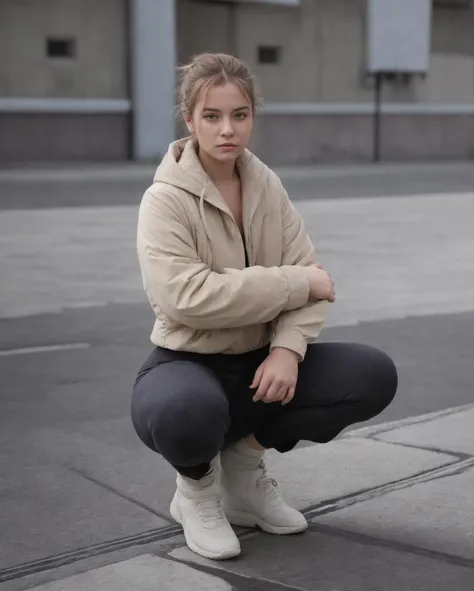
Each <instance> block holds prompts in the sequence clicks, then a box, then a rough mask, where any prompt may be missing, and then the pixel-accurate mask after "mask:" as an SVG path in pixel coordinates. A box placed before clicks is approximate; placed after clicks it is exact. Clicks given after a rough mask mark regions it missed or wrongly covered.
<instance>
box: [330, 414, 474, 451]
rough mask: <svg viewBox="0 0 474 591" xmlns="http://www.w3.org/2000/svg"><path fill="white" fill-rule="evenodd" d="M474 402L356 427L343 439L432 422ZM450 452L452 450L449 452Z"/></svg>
mask: <svg viewBox="0 0 474 591" xmlns="http://www.w3.org/2000/svg"><path fill="white" fill-rule="evenodd" d="M473 409H474V404H465V405H462V406H454V407H451V408H446V409H444V410H440V411H436V412H431V413H428V414H424V415H418V416H415V417H408V418H406V419H399V420H396V421H392V422H389V423H382V424H381V425H370V426H369V427H362V428H360V429H356V430H354V431H348V432H347V433H344V434H343V435H342V436H341V439H346V438H353V437H357V438H361V439H365V438H368V437H372V438H374V437H376V436H377V435H383V434H384V433H390V432H391V431H396V430H398V429H401V428H403V427H410V426H412V425H422V424H425V423H430V422H432V421H434V420H436V419H440V418H442V417H448V416H451V415H455V414H460V413H462V412H465V411H468V410H473ZM449 453H450V452H449Z"/></svg>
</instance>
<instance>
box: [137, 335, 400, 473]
mask: <svg viewBox="0 0 474 591" xmlns="http://www.w3.org/2000/svg"><path fill="white" fill-rule="evenodd" d="M267 355H268V347H267V348H264V349H259V350H257V351H253V352H250V353H245V354H242V355H224V354H217V355H205V354H198V353H186V352H177V351H170V350H168V349H162V348H156V349H155V350H154V351H153V352H152V353H151V355H150V356H149V357H148V359H147V361H146V362H145V364H144V365H143V366H142V368H141V369H140V372H139V374H138V377H137V380H136V383H135V386H134V390H133V396H132V405H131V414H132V421H133V425H134V427H135V430H136V432H137V435H138V436H139V438H140V439H141V441H142V442H143V443H144V444H145V445H146V446H148V447H149V448H150V449H152V450H153V451H155V452H157V453H159V454H161V455H162V456H163V457H164V458H165V459H166V460H167V461H168V462H169V463H170V464H172V465H173V466H174V467H175V468H176V470H177V471H178V472H180V473H181V474H183V475H184V476H189V477H190V478H196V479H199V478H201V477H202V476H203V475H204V474H205V473H206V472H207V471H208V469H209V464H210V462H211V460H212V459H213V458H214V457H215V456H216V455H217V454H218V453H219V451H221V450H222V449H224V448H225V447H227V446H228V445H229V444H231V443H233V442H236V441H238V440H240V439H242V438H244V437H246V436H248V435H251V434H253V435H255V437H256V439H257V441H258V442H259V443H260V444H261V445H262V446H263V447H265V448H275V449H277V450H278V451H280V452H285V451H289V450H290V449H292V448H293V447H294V446H295V445H296V444H297V443H298V441H299V440H307V441H314V442H317V443H327V442H328V441H331V440H332V439H334V438H335V437H336V436H337V435H338V434H339V433H340V432H341V431H342V430H343V429H345V428H346V427H348V426H349V425H352V424H353V423H358V422H361V421H366V420H368V419H370V418H372V417H374V416H376V415H378V414H379V413H380V412H381V411H383V410H384V408H386V407H387V406H388V405H389V404H390V402H391V401H392V399H393V397H394V395H395V392H396V390H397V386H398V378H397V370H396V368H395V365H394V363H393V361H392V360H391V359H390V357H388V356H387V355H386V354H385V353H383V352H381V351H379V350H378V349H375V348H373V347H369V346H367V345H360V344H352V343H320V344H313V345H310V346H309V347H308V350H307V353H306V357H305V359H304V361H303V362H302V363H300V366H299V375H298V383H297V387H296V392H295V396H294V399H293V400H292V401H291V402H290V403H289V404H287V405H286V406H282V405H281V404H278V403H270V404H268V403H265V402H261V401H259V402H253V401H252V396H253V395H254V393H255V391H254V390H251V389H250V388H249V386H250V384H251V383H252V380H253V377H254V374H255V372H256V370H257V368H258V366H259V365H260V363H262V361H263V360H264V359H265V358H266V356H267Z"/></svg>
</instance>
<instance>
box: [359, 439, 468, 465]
mask: <svg viewBox="0 0 474 591" xmlns="http://www.w3.org/2000/svg"><path fill="white" fill-rule="evenodd" d="M368 439H371V440H372V441H376V442H377V443H386V444H389V445H398V446H399V447H405V448H407V449H420V450H422V451H429V452H432V453H435V454H438V455H444V456H451V457H453V458H457V459H458V460H459V461H464V460H468V459H470V458H474V456H473V455H472V454H468V453H464V452H460V451H451V450H447V449H441V448H439V447H431V446H429V445H418V444H416V445H415V444H414V443H404V442H401V441H388V440H386V439H379V438H378V436H377V435H371V436H370V437H368Z"/></svg>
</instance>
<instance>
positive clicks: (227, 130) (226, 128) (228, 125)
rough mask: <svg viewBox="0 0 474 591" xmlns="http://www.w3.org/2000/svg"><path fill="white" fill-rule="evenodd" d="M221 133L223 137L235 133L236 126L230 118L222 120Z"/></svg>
mask: <svg viewBox="0 0 474 591" xmlns="http://www.w3.org/2000/svg"><path fill="white" fill-rule="evenodd" d="M221 135H222V136H223V137H232V136H233V135H234V127H233V125H232V122H231V120H230V119H228V118H225V119H223V120H222V129H221Z"/></svg>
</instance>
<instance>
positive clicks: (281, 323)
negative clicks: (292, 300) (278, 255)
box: [271, 186, 328, 361]
mask: <svg viewBox="0 0 474 591" xmlns="http://www.w3.org/2000/svg"><path fill="white" fill-rule="evenodd" d="M281 200H282V201H281V206H282V223H283V228H282V229H283V253H282V265H284V266H285V265H295V268H298V266H308V265H314V264H317V258H316V253H315V249H314V246H313V244H312V242H311V240H310V238H309V236H308V234H307V232H306V229H305V225H304V221H303V219H302V217H301V215H300V214H299V213H298V212H297V211H296V209H295V207H294V206H293V204H292V203H291V201H290V199H289V197H288V195H287V193H286V191H285V189H284V188H283V186H281ZM327 308H328V302H327V301H318V302H312V301H309V302H307V303H306V304H305V305H303V306H302V307H301V308H299V309H295V310H289V311H283V312H282V313H281V314H279V315H278V317H277V318H276V319H275V321H274V336H273V339H272V342H271V348H272V349H274V348H275V347H283V348H285V349H290V350H291V351H294V352H295V353H297V355H298V357H299V359H300V361H301V360H303V359H304V356H305V354H306V349H307V346H308V344H309V343H311V342H313V341H315V340H316V338H317V337H318V336H319V334H320V332H321V330H322V328H323V325H324V319H325V316H326V313H327Z"/></svg>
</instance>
